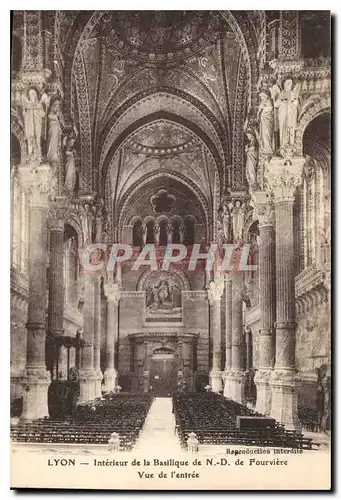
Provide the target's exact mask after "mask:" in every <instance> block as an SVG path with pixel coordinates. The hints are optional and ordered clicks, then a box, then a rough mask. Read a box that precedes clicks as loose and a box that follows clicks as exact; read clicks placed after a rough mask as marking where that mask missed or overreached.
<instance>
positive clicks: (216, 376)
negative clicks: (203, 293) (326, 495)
mask: <svg viewBox="0 0 341 500" xmlns="http://www.w3.org/2000/svg"><path fill="white" fill-rule="evenodd" d="M223 291H224V280H222V279H216V280H215V281H211V283H210V285H209V289H208V291H207V293H208V300H209V302H210V305H211V311H210V312H211V321H210V328H211V332H210V335H211V338H212V341H213V359H212V370H211V371H210V385H211V388H212V391H213V392H220V391H221V390H222V388H223V385H222V373H221V312H220V300H221V297H222V295H223Z"/></svg>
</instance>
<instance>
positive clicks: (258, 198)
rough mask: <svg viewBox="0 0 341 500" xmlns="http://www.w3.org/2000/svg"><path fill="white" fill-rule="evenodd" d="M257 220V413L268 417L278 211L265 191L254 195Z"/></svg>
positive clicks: (272, 363)
mask: <svg viewBox="0 0 341 500" xmlns="http://www.w3.org/2000/svg"><path fill="white" fill-rule="evenodd" d="M252 202H253V206H254V211H255V214H254V215H255V217H257V218H258V222H259V236H260V238H259V239H260V241H259V275H260V281H259V308H260V332H259V333H260V335H259V368H258V371H257V373H256V375H255V384H256V386H257V402H256V411H258V412H259V413H262V414H263V415H266V416H269V415H270V412H271V387H270V377H271V372H272V369H273V367H274V360H275V332H274V322H275V318H276V273H275V230H274V224H275V211H274V205H273V202H272V200H271V198H270V197H269V196H268V194H267V193H266V192H264V191H256V192H255V193H253V196H252Z"/></svg>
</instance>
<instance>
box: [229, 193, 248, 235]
mask: <svg viewBox="0 0 341 500" xmlns="http://www.w3.org/2000/svg"><path fill="white" fill-rule="evenodd" d="M231 217H232V228H233V239H234V241H238V240H242V239H243V228H244V218H245V208H244V205H243V204H242V203H241V201H240V200H237V201H236V203H235V206H234V208H233V209H232V215H231Z"/></svg>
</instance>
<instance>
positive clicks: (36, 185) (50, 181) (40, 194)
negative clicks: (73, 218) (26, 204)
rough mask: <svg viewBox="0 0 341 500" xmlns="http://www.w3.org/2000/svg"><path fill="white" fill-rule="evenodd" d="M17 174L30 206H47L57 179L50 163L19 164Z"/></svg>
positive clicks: (52, 195)
mask: <svg viewBox="0 0 341 500" xmlns="http://www.w3.org/2000/svg"><path fill="white" fill-rule="evenodd" d="M18 174H19V182H20V184H21V185H22V187H23V189H24V191H25V192H26V194H27V195H28V197H29V201H30V204H31V206H32V207H37V208H38V207H42V208H47V207H48V205H49V203H50V201H51V200H52V199H53V197H54V193H55V192H56V191H55V190H56V187H57V179H56V177H55V175H54V172H53V170H52V168H51V167H50V165H48V164H41V165H37V164H35V163H27V164H24V165H20V166H19V168H18Z"/></svg>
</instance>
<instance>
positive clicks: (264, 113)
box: [257, 89, 274, 156]
mask: <svg viewBox="0 0 341 500" xmlns="http://www.w3.org/2000/svg"><path fill="white" fill-rule="evenodd" d="M259 96H260V103H259V106H258V112H257V119H258V121H259V146H260V152H261V153H262V154H264V155H269V156H272V155H273V150H274V105H273V101H272V99H271V94H270V91H269V90H268V89H261V91H260V94H259Z"/></svg>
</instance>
